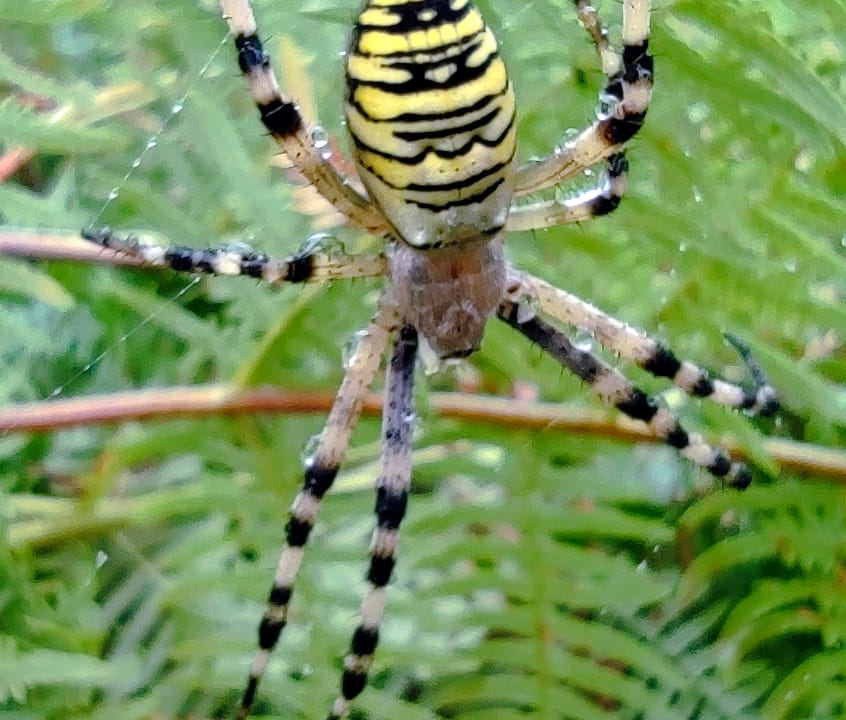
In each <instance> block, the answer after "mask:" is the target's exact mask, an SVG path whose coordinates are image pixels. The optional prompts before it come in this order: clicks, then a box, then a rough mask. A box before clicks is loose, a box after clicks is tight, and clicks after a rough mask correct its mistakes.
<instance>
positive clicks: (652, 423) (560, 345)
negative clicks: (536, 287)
mask: <svg viewBox="0 0 846 720" xmlns="http://www.w3.org/2000/svg"><path fill="white" fill-rule="evenodd" d="M497 314H498V316H499V318H500V319H501V320H504V321H505V322H506V323H507V324H509V325H511V327H513V328H515V329H517V330H519V331H520V332H521V333H522V334H523V335H525V336H526V337H527V338H529V340H531V341H532V342H534V343H536V344H537V345H539V346H540V347H541V348H543V349H544V350H545V351H546V352H548V353H549V354H550V355H552V357H554V358H555V359H556V360H558V361H559V362H560V363H561V364H562V365H564V367H566V368H568V369H569V370H571V371H572V372H573V373H574V374H575V375H577V376H578V377H579V378H580V379H581V380H582V381H584V382H585V383H587V384H588V385H589V386H590V387H591V389H592V390H593V391H594V392H595V393H596V394H597V395H598V396H599V398H600V399H601V400H602V401H603V402H604V403H606V404H608V405H613V406H614V407H616V408H617V409H619V410H621V411H622V412H624V413H625V414H626V415H628V416H629V417H631V418H633V419H635V420H641V421H643V422H644V423H646V425H647V426H648V427H649V429H650V431H651V432H652V434H653V435H654V436H655V437H657V438H659V439H661V440H663V441H664V442H666V443H667V444H668V445H671V446H672V447H674V448H676V449H677V450H678V451H679V453H680V454H681V455H682V456H683V457H685V458H687V459H688V460H690V461H691V462H693V463H695V464H696V465H699V466H700V467H703V468H705V469H706V470H708V472H710V473H711V474H712V475H714V476H715V477H717V478H720V479H721V480H723V481H724V482H726V483H727V484H728V485H731V486H732V487H736V488H745V487H747V486H748V485H749V483H750V482H751V479H752V477H751V474H750V472H749V469H748V468H747V467H746V465H745V464H744V463H742V462H732V460H731V458H729V456H728V455H727V454H726V452H725V451H724V450H722V449H720V448H715V447H713V446H711V445H709V444H708V443H707V442H706V441H705V439H704V438H703V437H702V436H701V435H699V434H698V433H688V432H687V431H686V430H685V429H684V428H683V427H682V426H681V425H680V424H679V421H678V419H677V418H675V417H674V416H673V415H672V413H671V412H670V411H669V410H667V408H664V407H661V406H660V405H658V404H657V403H656V402H655V401H654V400H653V399H652V398H650V397H649V396H648V395H646V394H645V393H644V392H642V391H641V390H639V389H638V388H636V387H635V386H634V385H633V384H632V383H631V382H630V381H629V380H628V379H627V378H626V377H625V376H624V375H622V374H621V373H620V372H618V371H617V370H615V369H614V368H612V367H611V366H610V365H608V364H606V363H605V362H603V361H602V360H600V359H599V358H598V357H596V356H595V355H594V354H593V353H591V352H588V351H585V350H581V349H579V348H577V347H576V346H575V345H574V344H573V343H572V342H571V341H570V339H569V338H568V337H567V336H566V335H565V334H564V333H563V332H561V331H560V330H558V329H557V328H555V327H553V326H552V325H550V324H549V323H548V322H546V321H545V320H542V319H540V318H538V317H537V316H534V317H532V312H531V310H530V309H529V308H524V309H523V310H522V311H521V309H520V305H519V303H515V302H511V301H506V302H504V303H503V304H502V305H501V306H500V309H499V311H498V313H497ZM523 318H528V319H523Z"/></svg>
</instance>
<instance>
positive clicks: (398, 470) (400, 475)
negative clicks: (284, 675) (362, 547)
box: [328, 326, 417, 720]
mask: <svg viewBox="0 0 846 720" xmlns="http://www.w3.org/2000/svg"><path fill="white" fill-rule="evenodd" d="M416 357H417V331H416V330H414V328H412V327H410V326H406V327H404V328H403V329H402V330H401V332H400V336H399V338H397V341H396V345H395V346H394V354H393V356H392V358H391V365H390V368H389V369H388V379H387V387H386V389H385V405H384V409H383V411H382V469H381V472H380V474H379V481H378V482H377V484H376V528H375V530H374V531H373V541H372V542H371V544H370V569H369V570H368V572H367V583H368V587H367V592H366V594H365V596H364V600H363V601H362V603H361V620H360V622H359V625H358V627H357V628H356V630H355V633H354V634H353V638H352V642H351V643H350V651H349V653H348V654H347V656H346V658H345V659H344V675H343V678H342V680H341V694H340V695H339V696H338V697H337V698H336V699H335V702H334V704H333V705H332V710H331V712H330V713H329V719H328V720H340V718H343V717H346V715H347V712H348V711H349V707H350V703H351V702H352V700H353V699H354V698H355V697H356V696H358V694H359V693H360V692H361V691H362V690H363V689H364V686H365V684H366V683H367V672H368V670H369V669H370V664H371V663H372V662H373V652H374V650H375V649H376V644H377V643H378V641H379V626H380V625H381V623H382V615H383V613H384V610H385V586H386V585H387V584H388V581H389V580H390V579H391V573H392V572H393V569H394V563H395V562H396V553H397V544H398V542H399V527H400V523H401V522H402V519H403V516H404V515H405V508H406V504H407V502H408V491H409V488H410V486H411V439H412V433H413V430H414V402H413V397H412V385H413V381H414V361H415V358H416Z"/></svg>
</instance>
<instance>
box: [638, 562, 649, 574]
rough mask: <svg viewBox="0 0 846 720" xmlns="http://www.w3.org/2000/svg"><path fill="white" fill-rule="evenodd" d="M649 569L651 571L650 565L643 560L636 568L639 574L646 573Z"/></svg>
mask: <svg viewBox="0 0 846 720" xmlns="http://www.w3.org/2000/svg"><path fill="white" fill-rule="evenodd" d="M648 569H649V564H648V563H647V562H646V560H641V561H640V562H639V563H638V564H637V567H636V568H635V572H638V573H644V572H646V571H647V570H648Z"/></svg>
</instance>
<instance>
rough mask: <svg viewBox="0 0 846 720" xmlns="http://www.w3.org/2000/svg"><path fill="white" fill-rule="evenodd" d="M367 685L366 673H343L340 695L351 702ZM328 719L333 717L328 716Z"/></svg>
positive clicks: (347, 671) (346, 671)
mask: <svg viewBox="0 0 846 720" xmlns="http://www.w3.org/2000/svg"><path fill="white" fill-rule="evenodd" d="M366 684H367V673H363V672H351V671H349V670H345V671H344V677H343V678H342V679H341V694H342V695H343V696H344V698H346V699H347V700H352V699H353V698H355V697H357V696H358V695H359V694H360V693H361V691H362V690H364V686H365V685H366ZM330 717H334V716H332V715H330Z"/></svg>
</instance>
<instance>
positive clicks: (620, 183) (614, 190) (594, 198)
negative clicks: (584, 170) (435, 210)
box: [505, 152, 629, 232]
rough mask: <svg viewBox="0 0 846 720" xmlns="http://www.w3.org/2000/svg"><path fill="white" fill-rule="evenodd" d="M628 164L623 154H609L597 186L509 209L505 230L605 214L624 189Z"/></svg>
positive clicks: (574, 221) (531, 227)
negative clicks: (570, 195) (564, 197)
mask: <svg viewBox="0 0 846 720" xmlns="http://www.w3.org/2000/svg"><path fill="white" fill-rule="evenodd" d="M628 171H629V163H628V160H626V156H625V155H624V154H623V153H622V152H619V153H614V154H613V155H609V156H608V158H606V160H605V171H604V172H603V174H602V178H601V179H600V182H599V183H598V185H597V186H596V187H595V188H593V189H591V190H587V191H586V192H583V193H580V194H579V195H576V196H575V197H572V198H569V199H567V200H543V201H540V202H536V203H532V204H530V205H518V206H516V207H513V208H512V209H511V213H510V215H509V216H508V221H507V223H506V226H505V227H506V230H508V231H509V232H511V231H516V230H541V229H543V228H548V227H554V226H556V225H565V224H568V223H578V222H583V221H585V220H590V219H592V218H595V217H600V216H602V215H607V214H608V213H610V212H613V211H614V210H616V209H617V206H618V205H619V204H620V200H621V199H622V197H623V194H624V193H625V192H626V185H627V180H628Z"/></svg>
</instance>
